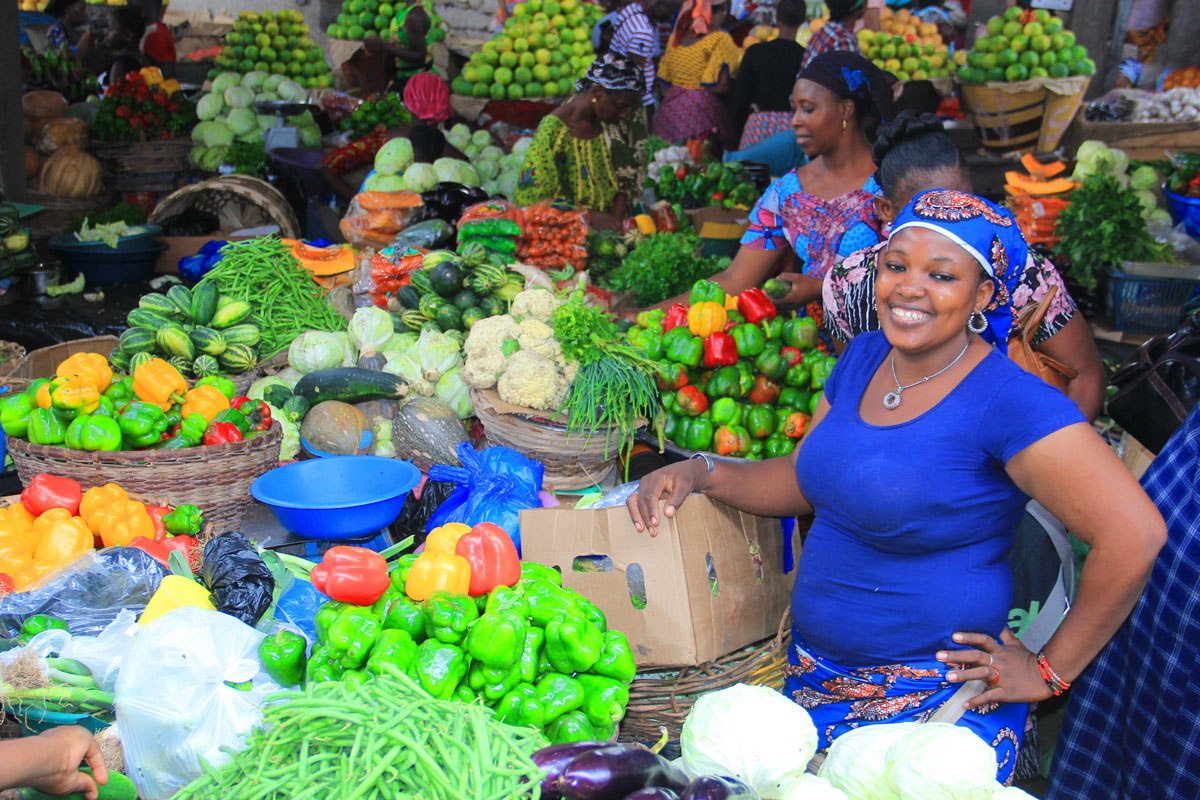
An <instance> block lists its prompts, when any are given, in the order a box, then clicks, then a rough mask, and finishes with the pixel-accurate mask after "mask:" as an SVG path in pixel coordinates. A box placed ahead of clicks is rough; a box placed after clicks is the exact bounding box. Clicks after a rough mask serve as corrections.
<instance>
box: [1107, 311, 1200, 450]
mask: <svg viewBox="0 0 1200 800" xmlns="http://www.w3.org/2000/svg"><path fill="white" fill-rule="evenodd" d="M1109 383H1111V384H1112V385H1113V386H1114V387H1116V389H1117V392H1116V394H1114V395H1113V396H1112V397H1111V398H1109V401H1108V415H1109V416H1110V417H1112V418H1113V420H1114V421H1115V422H1116V423H1117V424H1118V425H1120V426H1121V427H1122V428H1124V429H1125V430H1127V431H1128V432H1129V435H1130V436H1132V437H1133V438H1135V439H1137V440H1138V441H1139V442H1141V444H1142V446H1144V447H1145V448H1146V449H1148V450H1151V451H1153V452H1155V453H1157V452H1158V451H1159V450H1161V449H1162V448H1163V446H1164V445H1165V444H1166V443H1167V440H1168V439H1170V438H1171V434H1173V433H1174V432H1175V429H1176V428H1178V427H1179V426H1180V425H1181V424H1183V421H1184V420H1185V419H1187V415H1188V414H1189V413H1190V412H1191V410H1192V407H1193V406H1195V405H1196V401H1197V400H1198V399H1200V312H1196V313H1193V314H1192V315H1190V316H1189V317H1187V318H1186V319H1185V320H1184V321H1183V323H1182V324H1181V325H1180V326H1179V328H1178V329H1177V330H1176V331H1175V332H1174V333H1170V334H1162V335H1159V336H1155V337H1154V338H1153V339H1150V340H1149V341H1148V342H1146V343H1145V344H1143V345H1142V346H1141V347H1139V348H1138V350H1137V352H1136V353H1135V354H1134V357H1133V359H1132V361H1130V362H1129V363H1128V364H1125V365H1124V366H1122V367H1121V368H1120V369H1118V370H1117V371H1116V372H1115V373H1114V374H1113V376H1112V380H1111V381H1109Z"/></svg>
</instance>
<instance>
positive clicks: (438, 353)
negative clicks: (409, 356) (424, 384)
mask: <svg viewBox="0 0 1200 800" xmlns="http://www.w3.org/2000/svg"><path fill="white" fill-rule="evenodd" d="M416 351H417V363H418V364H420V366H421V373H422V375H424V376H425V380H427V381H429V382H430V383H437V382H438V381H439V380H441V377H442V375H444V374H445V373H447V372H449V371H450V370H452V369H454V368H455V367H461V366H462V353H461V351H460V350H459V345H458V342H457V341H455V340H454V339H451V338H450V337H449V336H447V335H446V334H444V333H440V332H438V331H432V330H426V331H421V336H420V338H418V339H417V348H416Z"/></svg>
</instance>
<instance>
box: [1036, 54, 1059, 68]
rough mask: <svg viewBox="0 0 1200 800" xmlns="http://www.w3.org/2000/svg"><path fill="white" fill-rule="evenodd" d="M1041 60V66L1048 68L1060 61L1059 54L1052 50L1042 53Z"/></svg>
mask: <svg viewBox="0 0 1200 800" xmlns="http://www.w3.org/2000/svg"><path fill="white" fill-rule="evenodd" d="M1040 61H1041V66H1043V67H1045V68H1046V69H1050V68H1051V67H1053V66H1054V65H1055V64H1057V63H1058V56H1057V55H1056V54H1055V53H1053V52H1051V51H1046V52H1045V53H1042V57H1041V59H1040Z"/></svg>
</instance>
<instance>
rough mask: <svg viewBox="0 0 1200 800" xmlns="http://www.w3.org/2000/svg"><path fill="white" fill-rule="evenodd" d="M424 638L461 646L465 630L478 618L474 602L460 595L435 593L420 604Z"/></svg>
mask: <svg viewBox="0 0 1200 800" xmlns="http://www.w3.org/2000/svg"><path fill="white" fill-rule="evenodd" d="M421 614H422V615H423V616H424V617H425V636H426V637H427V638H430V639H437V640H438V641H439V642H443V643H445V644H461V643H462V641H463V639H465V638H466V636H467V628H468V627H469V626H470V624H471V623H472V622H474V621H475V620H477V619H478V618H479V609H477V608H476V607H475V601H473V600H472V599H471V598H470V597H467V596H466V595H462V594H453V593H451V592H446V591H441V590H439V591H436V592H434V593H433V594H431V595H430V596H429V597H428V598H426V600H425V602H423V603H422V604H421Z"/></svg>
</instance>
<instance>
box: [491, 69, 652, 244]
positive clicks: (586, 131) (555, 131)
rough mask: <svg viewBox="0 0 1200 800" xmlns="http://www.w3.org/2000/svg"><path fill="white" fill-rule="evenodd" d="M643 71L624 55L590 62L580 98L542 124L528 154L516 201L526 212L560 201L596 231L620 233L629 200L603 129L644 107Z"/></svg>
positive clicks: (577, 86) (578, 85) (580, 84)
mask: <svg viewBox="0 0 1200 800" xmlns="http://www.w3.org/2000/svg"><path fill="white" fill-rule="evenodd" d="M642 86H643V79H642V68H641V67H640V66H639V65H638V64H637V62H635V61H634V60H633V59H631V58H629V57H628V56H625V55H622V54H620V53H612V52H609V53H605V54H604V55H602V56H599V57H597V58H596V59H595V60H594V61H592V65H591V66H590V67H588V71H587V74H586V75H585V76H584V77H583V78H581V79H580V80H579V81H578V82H577V83H576V84H575V89H576V91H577V92H578V93H577V94H576V95H574V96H573V97H571V98H570V99H568V100H567V101H565V102H564V103H563V104H562V105H560V106H559V107H558V108H556V109H554V110H553V111H551V112H550V113H549V114H548V115H547V116H545V117H543V118H542V121H541V123H540V124H538V129H537V133H536V134H534V137H533V142H531V143H530V145H529V149H528V150H526V151H525V162H524V163H523V164H522V165H521V179H520V182H519V183H518V184H517V192H516V196H515V197H514V198H513V200H514V201H515V202H516V203H517V205H519V206H527V205H529V204H530V203H536V202H537V201H538V200H545V199H562V200H568V201H570V202H572V203H574V204H575V205H577V206H582V207H583V208H586V209H588V211H589V214H588V221H589V223H590V224H591V225H592V227H594V228H595V227H599V228H615V227H619V224H620V220H621V218H622V217H624V216H625V208H626V203H627V201H628V198H627V197H626V194H625V192H624V191H622V190H621V188H620V186H619V185H618V183H617V169H618V168H620V167H621V164H616V165H614V163H613V153H612V150H611V148H610V146H609V142H608V138H607V137H606V136H605V135H604V131H603V130H602V126H603V125H604V124H606V123H612V122H617V121H618V120H621V119H624V118H625V117H627V116H628V115H629V111H630V109H631V108H633V107H634V106H636V105H638V104H640V103H641V102H642V100H641V97H642Z"/></svg>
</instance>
